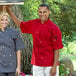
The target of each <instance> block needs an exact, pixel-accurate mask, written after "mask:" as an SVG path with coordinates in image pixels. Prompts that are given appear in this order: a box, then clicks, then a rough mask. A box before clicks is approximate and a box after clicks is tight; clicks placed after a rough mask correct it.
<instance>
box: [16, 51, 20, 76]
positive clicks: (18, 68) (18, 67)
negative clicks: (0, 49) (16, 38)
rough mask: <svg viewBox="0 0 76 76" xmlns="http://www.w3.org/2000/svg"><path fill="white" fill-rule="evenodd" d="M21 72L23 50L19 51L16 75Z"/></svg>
mask: <svg viewBox="0 0 76 76" xmlns="http://www.w3.org/2000/svg"><path fill="white" fill-rule="evenodd" d="M20 72H21V51H20V50H18V51H17V69H16V76H20Z"/></svg>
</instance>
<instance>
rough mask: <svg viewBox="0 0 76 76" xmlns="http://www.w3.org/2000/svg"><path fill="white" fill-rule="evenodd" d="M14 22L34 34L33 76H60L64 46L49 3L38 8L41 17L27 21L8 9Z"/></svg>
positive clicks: (26, 31)
mask: <svg viewBox="0 0 76 76" xmlns="http://www.w3.org/2000/svg"><path fill="white" fill-rule="evenodd" d="M8 12H9V14H10V16H11V17H12V19H13V20H14V22H15V23H16V24H17V25H18V26H20V28H21V31H22V33H29V34H32V36H33V53H32V60H31V64H33V76H59V63H58V58H59V49H61V48H63V45H62V38H61V32H60V29H59V28H58V27H57V26H56V25H55V24H54V23H53V22H52V21H51V20H50V19H49V14H50V10H49V7H48V5H47V4H41V5H40V6H39V8H38V14H39V19H34V20H30V21H27V22H21V21H19V20H18V19H17V18H16V17H15V16H14V14H13V13H12V12H11V10H10V9H9V10H8Z"/></svg>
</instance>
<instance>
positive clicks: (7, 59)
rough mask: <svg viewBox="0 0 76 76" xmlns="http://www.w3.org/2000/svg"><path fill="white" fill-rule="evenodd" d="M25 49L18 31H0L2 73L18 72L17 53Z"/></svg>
mask: <svg viewBox="0 0 76 76" xmlns="http://www.w3.org/2000/svg"><path fill="white" fill-rule="evenodd" d="M22 48H24V43H23V41H22V38H21V37H20V34H19V32H18V31H17V30H15V29H11V28H5V30H4V32H2V31H1V30H0V72H15V71H16V52H17V51H18V50H20V49H22Z"/></svg>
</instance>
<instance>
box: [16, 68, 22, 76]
mask: <svg viewBox="0 0 76 76" xmlns="http://www.w3.org/2000/svg"><path fill="white" fill-rule="evenodd" d="M20 72H21V71H20V68H17V69H16V76H20Z"/></svg>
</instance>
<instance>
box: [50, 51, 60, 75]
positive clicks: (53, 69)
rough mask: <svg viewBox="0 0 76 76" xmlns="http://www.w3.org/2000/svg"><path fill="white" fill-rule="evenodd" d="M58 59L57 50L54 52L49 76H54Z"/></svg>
mask: <svg viewBox="0 0 76 76" xmlns="http://www.w3.org/2000/svg"><path fill="white" fill-rule="evenodd" d="M58 59H59V50H54V64H53V67H52V69H51V76H55V74H56V69H57V63H58Z"/></svg>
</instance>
